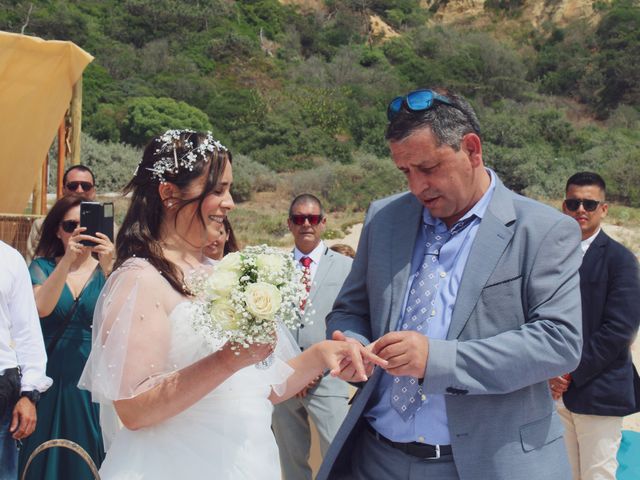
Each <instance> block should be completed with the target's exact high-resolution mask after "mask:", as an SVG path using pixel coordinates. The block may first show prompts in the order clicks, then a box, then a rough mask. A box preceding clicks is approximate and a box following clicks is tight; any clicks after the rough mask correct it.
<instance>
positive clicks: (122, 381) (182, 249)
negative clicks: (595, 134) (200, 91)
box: [80, 130, 384, 480]
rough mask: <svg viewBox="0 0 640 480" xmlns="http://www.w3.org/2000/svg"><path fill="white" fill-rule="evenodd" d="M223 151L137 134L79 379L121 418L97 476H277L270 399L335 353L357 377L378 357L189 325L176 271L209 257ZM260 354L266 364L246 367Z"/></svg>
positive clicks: (199, 141)
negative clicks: (134, 163)
mask: <svg viewBox="0 0 640 480" xmlns="http://www.w3.org/2000/svg"><path fill="white" fill-rule="evenodd" d="M231 160H232V159H231V153H230V152H229V151H228V150H227V149H226V148H225V147H223V146H222V145H221V144H220V143H219V142H217V141H215V140H214V139H213V138H212V136H211V134H201V133H196V132H192V131H188V130H181V131H178V130H170V131H168V132H166V133H165V134H164V135H162V136H159V137H156V138H154V139H153V140H152V141H151V142H150V143H149V145H148V146H147V148H146V149H145V151H144V154H143V158H142V161H141V162H140V165H139V166H138V169H137V170H136V173H135V174H134V177H133V179H132V180H131V181H130V182H129V184H128V185H127V188H126V190H127V191H129V192H131V193H132V198H131V204H130V206H129V209H128V211H127V214H126V216H125V219H124V221H123V224H122V227H121V228H120V232H119V234H118V238H117V242H116V247H117V260H116V265H115V266H116V270H115V271H114V272H113V273H112V274H111V276H110V277H109V280H108V282H107V284H106V285H105V288H104V290H103V291H102V294H101V298H100V300H99V302H98V304H97V306H96V313H95V317H94V331H93V346H92V351H91V355H90V357H89V360H88V361H87V364H86V367H85V370H84V372H83V374H82V377H81V379H80V386H81V387H82V388H85V389H87V390H90V391H91V393H92V397H93V399H94V401H96V402H99V403H100V404H101V410H102V412H101V413H102V417H103V418H106V417H107V414H108V413H109V411H112V410H111V407H113V408H115V412H116V413H117V416H118V417H119V419H120V421H121V423H122V424H123V425H124V428H120V429H118V428H116V429H114V432H115V435H114V438H113V440H112V443H111V445H110V448H109V449H108V452H107V456H106V459H105V461H104V463H103V464H102V468H101V470H100V474H101V477H102V478H103V479H105V480H112V479H117V480H125V479H131V480H133V479H136V480H138V479H153V480H158V479H178V478H185V479H190V478H212V479H213V478H215V479H233V480H240V479H273V480H279V479H280V466H279V461H278V453H277V447H276V444H275V440H274V437H273V434H272V432H271V429H270V425H271V412H272V405H273V404H274V403H278V402H282V401H284V400H286V399H287V398H289V397H291V396H293V395H294V394H295V393H296V392H298V391H300V390H301V389H302V388H303V387H304V386H305V385H307V384H309V382H310V381H311V380H312V379H314V378H315V377H316V376H318V374H321V373H323V372H324V371H326V370H327V369H329V370H331V373H332V374H334V375H335V374H337V373H338V372H339V369H340V363H341V362H343V364H344V362H349V361H351V362H353V364H354V365H355V366H356V367H357V369H358V371H359V374H360V378H361V379H362V380H364V379H366V375H365V367H364V361H366V362H372V363H377V364H383V363H384V361H383V360H381V359H379V358H378V357H376V356H374V355H373V354H371V353H369V352H367V351H365V350H364V348H362V347H359V346H356V345H354V344H352V343H347V342H336V341H325V342H321V343H319V344H316V345H314V346H313V347H311V348H309V349H307V350H305V351H304V352H303V353H300V352H299V349H297V348H296V347H295V346H294V344H293V341H292V339H289V338H288V337H287V333H286V332H285V329H280V330H281V331H280V332H278V341H277V343H276V344H275V347H274V345H266V344H261V345H253V346H251V347H250V348H246V349H245V348H240V349H238V350H233V349H232V345H229V344H223V343H222V342H220V345H217V346H213V347H212V346H211V345H210V344H209V343H207V342H206V341H205V340H204V339H202V338H201V336H199V335H198V334H197V333H196V330H195V329H194V327H193V326H192V323H191V322H192V317H193V315H192V313H193V308H194V305H193V303H192V300H193V297H192V295H191V292H190V291H189V289H188V287H187V283H188V278H189V276H191V275H197V274H198V273H202V269H206V268H207V266H208V265H210V264H208V261H207V260H206V257H204V255H203V253H202V251H203V248H204V247H206V246H207V245H208V243H211V241H212V239H213V237H214V233H215V230H216V229H217V228H219V225H220V224H222V223H223V221H224V220H225V218H226V215H227V212H228V211H229V210H231V209H232V208H233V206H234V204H233V199H232V198H231V194H230V187H231V182H232V166H231ZM274 350H275V351H274ZM272 353H273V354H274V357H275V360H274V361H273V362H271V365H270V366H269V367H268V368H266V369H265V368H262V369H258V368H256V367H255V364H256V363H257V362H259V361H261V360H263V359H265V358H266V357H267V356H269V355H271V354H272ZM363 359H364V361H363ZM105 431H107V433H108V428H107V425H105Z"/></svg>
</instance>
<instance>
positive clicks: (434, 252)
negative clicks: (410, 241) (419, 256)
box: [391, 215, 475, 421]
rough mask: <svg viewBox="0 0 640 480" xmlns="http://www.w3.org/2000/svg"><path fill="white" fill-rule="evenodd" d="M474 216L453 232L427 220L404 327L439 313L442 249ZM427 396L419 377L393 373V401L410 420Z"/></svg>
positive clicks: (421, 325)
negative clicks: (437, 301)
mask: <svg viewBox="0 0 640 480" xmlns="http://www.w3.org/2000/svg"><path fill="white" fill-rule="evenodd" d="M474 218H475V215H471V216H470V217H469V218H466V219H464V220H461V221H460V222H458V223H456V224H455V225H454V226H453V227H452V228H451V230H450V231H449V232H444V233H436V232H435V227H434V226H433V225H427V224H424V228H425V236H426V243H425V247H424V258H423V260H422V265H421V267H420V269H419V270H418V271H417V272H416V273H415V276H414V278H413V281H412V282H411V288H410V290H409V296H408V298H407V307H406V308H405V311H404V315H403V317H402V323H401V325H400V330H415V331H417V332H422V331H423V330H424V329H425V327H426V326H427V324H428V322H429V321H430V320H431V318H432V317H433V316H435V314H436V311H435V308H434V307H435V303H436V292H437V290H438V283H439V282H440V276H441V274H442V273H444V272H439V271H438V270H439V267H440V249H441V248H442V246H443V245H444V244H445V243H446V242H447V240H449V238H451V236H452V235H455V234H456V233H459V232H460V231H462V230H464V229H465V228H466V227H467V226H468V225H469V224H470V223H471V222H472V221H473V219H474ZM423 400H424V395H423V393H422V386H421V385H420V384H419V383H418V379H417V378H415V377H407V376H404V377H393V385H392V387H391V405H392V406H393V408H394V409H395V410H396V411H397V412H398V413H399V414H400V416H401V417H402V419H403V420H404V421H407V420H408V419H409V418H411V416H412V415H414V414H415V413H416V412H417V411H418V410H419V409H420V407H421V406H422V401H423Z"/></svg>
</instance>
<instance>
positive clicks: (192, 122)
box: [122, 97, 211, 146]
mask: <svg viewBox="0 0 640 480" xmlns="http://www.w3.org/2000/svg"><path fill="white" fill-rule="evenodd" d="M176 128H178V129H182V128H191V129H193V130H197V131H206V130H211V123H209V119H208V118H207V115H206V114H205V113H204V112H203V111H201V110H199V109H197V108H196V107H192V106H191V105H188V104H186V103H185V102H176V101H175V100H173V99H171V98H154V97H139V98H133V99H132V100H130V101H129V103H128V107H127V114H126V117H125V118H124V120H123V122H122V138H123V139H124V140H125V141H127V142H129V143H131V144H133V145H138V146H142V145H145V144H146V143H147V142H148V141H149V139H150V138H152V137H153V136H155V135H159V134H161V133H163V132H165V131H166V130H168V129H176Z"/></svg>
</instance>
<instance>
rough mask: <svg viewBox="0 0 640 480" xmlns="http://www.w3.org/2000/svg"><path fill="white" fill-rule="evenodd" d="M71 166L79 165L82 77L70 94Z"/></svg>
mask: <svg viewBox="0 0 640 480" xmlns="http://www.w3.org/2000/svg"><path fill="white" fill-rule="evenodd" d="M69 111H70V113H71V145H70V152H69V155H70V157H71V158H70V160H71V162H70V163H71V165H80V134H81V132H82V77H80V78H79V79H78V81H77V82H76V84H75V85H74V86H73V92H72V94H71V107H70V108H69Z"/></svg>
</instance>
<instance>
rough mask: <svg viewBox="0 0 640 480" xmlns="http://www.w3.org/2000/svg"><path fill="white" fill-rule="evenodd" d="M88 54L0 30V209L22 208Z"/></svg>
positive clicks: (71, 46)
mask: <svg viewBox="0 0 640 480" xmlns="http://www.w3.org/2000/svg"><path fill="white" fill-rule="evenodd" d="M92 60H93V57H92V56H91V55H89V54H88V53H87V52H85V51H84V50H82V49H81V48H80V47H78V46H76V45H75V44H73V43H71V42H60V41H45V40H42V39H40V38H36V37H28V36H25V35H17V34H14V33H7V32H1V31H0V152H1V154H0V212H3V213H23V212H24V209H25V208H26V206H27V203H28V201H29V196H30V194H31V192H32V190H33V186H34V184H35V181H36V178H37V175H39V172H40V169H41V168H42V162H43V161H44V159H45V156H46V154H47V151H48V150H49V147H50V146H51V143H52V142H53V139H54V137H55V135H56V131H57V129H58V125H60V122H61V121H62V117H63V115H64V113H65V112H66V110H67V109H68V108H69V102H70V101H71V92H72V88H73V85H74V84H75V83H76V82H77V81H78V79H79V78H80V76H81V75H82V72H83V70H84V69H85V67H86V66H87V65H88V64H89V63H90V62H91V61H92Z"/></svg>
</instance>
